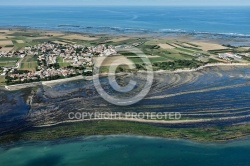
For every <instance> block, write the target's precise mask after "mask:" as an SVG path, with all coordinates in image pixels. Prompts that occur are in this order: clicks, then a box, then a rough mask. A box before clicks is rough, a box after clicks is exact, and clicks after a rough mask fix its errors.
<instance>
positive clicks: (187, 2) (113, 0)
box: [0, 0, 250, 6]
mask: <svg viewBox="0 0 250 166" xmlns="http://www.w3.org/2000/svg"><path fill="white" fill-rule="evenodd" d="M2 5H4V6H6V5H12V6H19V5H22V6H30V5H32V6H90V5H91V6H97V5H98V6H99V5H100V6H113V5H115V6H117V5H118V6H124V5H126V6H153V5H154V6H250V0H237V1H236V0H0V6H2Z"/></svg>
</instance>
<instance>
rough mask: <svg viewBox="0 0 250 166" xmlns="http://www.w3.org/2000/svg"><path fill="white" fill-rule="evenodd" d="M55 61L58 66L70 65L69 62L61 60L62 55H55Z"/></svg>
mask: <svg viewBox="0 0 250 166" xmlns="http://www.w3.org/2000/svg"><path fill="white" fill-rule="evenodd" d="M56 61H57V63H58V64H59V66H60V67H68V66H70V63H68V62H63V58H62V57H57V59H56Z"/></svg>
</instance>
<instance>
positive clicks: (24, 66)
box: [20, 55, 38, 71]
mask: <svg viewBox="0 0 250 166" xmlns="http://www.w3.org/2000/svg"><path fill="white" fill-rule="evenodd" d="M37 66H38V65H37V58H36V57H34V56H33V55H27V56H25V57H24V58H23V60H22V63H21V68H20V69H21V70H29V71H35V70H36V67H37Z"/></svg>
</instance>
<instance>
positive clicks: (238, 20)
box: [0, 6, 250, 36]
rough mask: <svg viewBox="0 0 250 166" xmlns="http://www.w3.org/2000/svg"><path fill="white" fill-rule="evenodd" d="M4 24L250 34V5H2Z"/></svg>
mask: <svg viewBox="0 0 250 166" xmlns="http://www.w3.org/2000/svg"><path fill="white" fill-rule="evenodd" d="M0 20H1V21H0V27H12V26H23V27H30V28H42V29H53V30H55V29H56V30H67V31H68V30H69V31H79V32H93V33H96V32H107V33H131V32H132V33H146V34H148V33H151V32H154V33H166V34H168V33H197V34H199V33H201V34H203V33H208V34H209V33H212V34H224V35H240V36H249V35H250V8H249V7H4V6H2V7H0Z"/></svg>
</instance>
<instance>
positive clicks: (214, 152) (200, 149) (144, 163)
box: [0, 135, 250, 166]
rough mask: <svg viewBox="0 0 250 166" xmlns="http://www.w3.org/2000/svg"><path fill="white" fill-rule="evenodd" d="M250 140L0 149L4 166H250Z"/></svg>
mask: <svg viewBox="0 0 250 166" xmlns="http://www.w3.org/2000/svg"><path fill="white" fill-rule="evenodd" d="M249 146H250V140H249V139H247V140H238V141H234V142H231V143H221V144H219V143H218V144H204V143H196V142H191V141H187V140H167V139H162V138H151V137H142V136H127V135H124V136H92V137H79V138H74V139H63V140H57V141H43V142H39V141H38V142H19V143H16V144H15V145H9V146H6V147H2V148H0V165H1V166H5V165H6V166H7V165H8V166H16V165H19V166H34V165H35V166H44V165H48V166H65V165H86V166H128V165H129V166H170V165H174V166H183V165H185V166H196V165H197V166H201V165H202V166H211V165H212V166H248V165H249V163H250V158H249V153H250V148H249Z"/></svg>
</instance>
